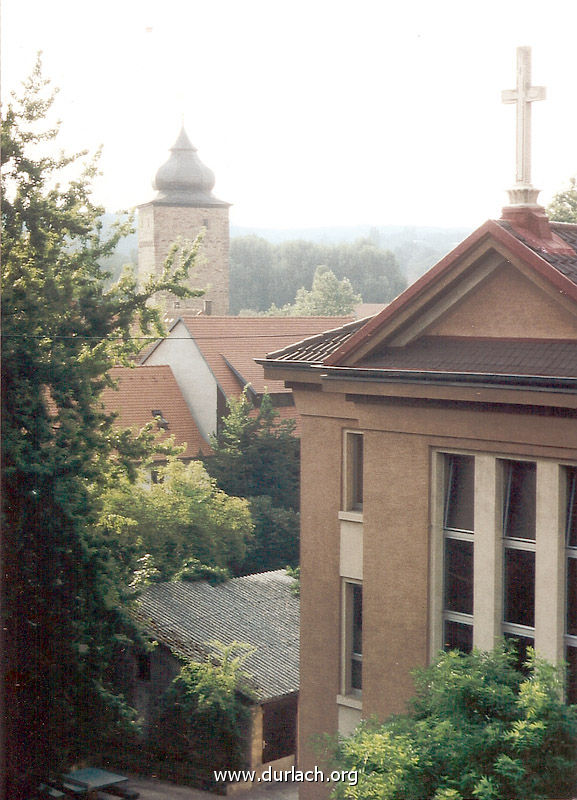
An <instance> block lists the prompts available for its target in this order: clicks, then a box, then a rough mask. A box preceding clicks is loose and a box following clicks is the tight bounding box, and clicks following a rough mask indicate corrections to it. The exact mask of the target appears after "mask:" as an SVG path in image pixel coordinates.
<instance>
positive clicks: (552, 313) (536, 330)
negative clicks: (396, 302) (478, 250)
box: [426, 264, 577, 339]
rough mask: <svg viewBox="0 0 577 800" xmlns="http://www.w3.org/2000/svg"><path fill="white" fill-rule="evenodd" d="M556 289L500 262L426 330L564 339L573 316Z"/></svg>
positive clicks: (576, 326) (575, 329) (574, 326)
mask: <svg viewBox="0 0 577 800" xmlns="http://www.w3.org/2000/svg"><path fill="white" fill-rule="evenodd" d="M562 299H563V298H562V297H561V295H560V293H559V292H557V294H556V295H555V294H554V293H551V295H547V294H545V293H544V291H543V288H542V286H540V285H537V284H536V283H535V281H534V280H531V279H530V278H529V277H527V276H525V275H524V274H522V273H521V272H520V271H519V270H518V269H517V268H516V267H514V266H513V265H512V264H508V265H503V266H502V268H500V269H498V270H495V271H494V272H493V273H491V275H490V276H489V277H487V278H486V279H485V280H484V281H482V282H481V283H480V284H478V285H477V286H476V287H475V288H474V289H473V290H472V291H471V292H469V293H468V294H467V295H466V296H465V297H464V298H463V299H462V300H460V302H458V303H457V304H455V305H454V306H453V307H451V308H450V309H449V310H447V311H446V312H445V314H443V315H442V316H441V317H440V319H439V320H437V322H436V323H435V324H434V325H432V326H431V327H430V328H428V329H427V330H426V333H427V334H428V335H442V336H463V335H469V336H506V337H520V338H524V337H526V336H527V332H528V331H530V332H531V337H533V338H543V339H565V338H573V337H575V336H576V335H577V319H576V317H575V313H574V309H573V313H571V312H570V311H569V310H568V308H567V307H566V305H567V304H566V303H565V304H564V303H563V302H561V301H562Z"/></svg>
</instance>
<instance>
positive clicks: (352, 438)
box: [342, 430, 365, 514]
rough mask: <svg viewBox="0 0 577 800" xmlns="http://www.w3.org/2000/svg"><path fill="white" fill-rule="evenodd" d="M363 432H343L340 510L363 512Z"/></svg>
mask: <svg viewBox="0 0 577 800" xmlns="http://www.w3.org/2000/svg"><path fill="white" fill-rule="evenodd" d="M364 450H365V440H364V433H363V432H362V431H358V430H345V431H344V432H343V458H342V462H343V487H342V495H343V496H342V510H343V511H346V512H349V513H353V514H362V513H363V501H364Z"/></svg>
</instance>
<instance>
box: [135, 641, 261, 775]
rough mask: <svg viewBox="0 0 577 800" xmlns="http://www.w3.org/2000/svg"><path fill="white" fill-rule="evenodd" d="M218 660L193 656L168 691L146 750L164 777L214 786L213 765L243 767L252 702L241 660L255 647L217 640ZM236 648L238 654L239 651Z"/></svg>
mask: <svg viewBox="0 0 577 800" xmlns="http://www.w3.org/2000/svg"><path fill="white" fill-rule="evenodd" d="M212 645H213V647H214V649H215V651H217V652H218V653H219V655H218V663H216V664H215V663H212V662H211V661H205V662H203V663H197V662H192V661H191V662H189V663H188V664H186V665H185V666H184V667H182V669H181V671H180V673H179V675H178V676H177V677H176V678H175V679H174V681H173V682H172V684H171V685H170V687H169V688H168V689H167V691H166V692H165V694H164V696H163V698H162V701H161V706H160V710H159V712H158V715H157V717H156V719H155V720H154V722H153V724H152V725H151V728H150V731H149V734H148V739H147V750H148V752H149V758H150V761H151V762H155V763H156V764H157V765H163V767H162V769H161V772H162V774H163V776H164V777H167V778H171V779H180V780H184V781H187V782H190V783H193V784H194V785H196V786H198V787H200V788H204V789H210V788H214V787H215V782H214V775H213V771H214V770H223V769H230V770H234V769H241V768H243V767H244V766H245V752H246V743H247V741H248V738H247V737H248V735H249V733H250V722H251V708H250V705H249V699H250V696H251V692H250V690H249V689H248V684H247V675H246V673H245V672H244V671H243V669H242V665H243V663H244V661H245V660H246V658H247V656H248V655H249V654H250V653H251V652H252V648H250V647H249V645H246V644H239V643H238V642H233V644H231V645H229V646H228V647H225V646H223V645H221V644H219V643H218V642H214V643H212ZM235 653H236V655H235Z"/></svg>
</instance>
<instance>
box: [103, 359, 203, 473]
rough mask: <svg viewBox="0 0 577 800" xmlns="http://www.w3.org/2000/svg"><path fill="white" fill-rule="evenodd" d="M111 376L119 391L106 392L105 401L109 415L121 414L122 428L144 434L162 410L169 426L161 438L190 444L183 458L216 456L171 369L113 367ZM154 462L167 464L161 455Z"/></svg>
mask: <svg viewBox="0 0 577 800" xmlns="http://www.w3.org/2000/svg"><path fill="white" fill-rule="evenodd" d="M110 376H111V377H112V378H113V379H114V380H115V381H116V382H117V387H118V388H117V389H111V388H107V389H105V390H104V391H103V392H102V395H101V400H102V402H103V404H104V406H105V408H106V410H107V411H113V412H115V413H117V414H118V418H117V424H118V425H119V426H121V427H124V428H135V429H139V430H140V429H141V428H143V427H144V426H145V425H146V423H148V422H152V421H154V417H153V415H152V411H153V410H154V411H157V410H158V411H161V412H162V416H163V417H164V419H165V420H167V422H168V428H167V429H166V430H162V431H161V432H160V438H161V439H167V438H168V437H169V436H174V441H175V443H176V444H177V445H183V444H186V449H185V451H184V452H183V454H182V456H181V457H183V458H195V457H196V456H197V455H198V452H199V450H202V452H203V453H204V454H205V455H209V454H210V453H212V448H211V447H210V445H209V444H208V442H206V441H205V439H204V438H203V437H202V435H201V433H200V431H199V430H198V427H197V426H196V423H195V421H194V419H193V417H192V415H191V413H190V411H189V409H188V406H187V405H186V402H185V400H184V397H183V396H182V393H181V391H180V388H179V386H178V384H177V382H176V379H175V377H174V375H173V372H172V369H171V368H170V367H169V366H139V367H134V368H131V367H113V369H111V371H110ZM154 458H155V460H163V459H164V456H163V455H162V454H157V455H155V456H154Z"/></svg>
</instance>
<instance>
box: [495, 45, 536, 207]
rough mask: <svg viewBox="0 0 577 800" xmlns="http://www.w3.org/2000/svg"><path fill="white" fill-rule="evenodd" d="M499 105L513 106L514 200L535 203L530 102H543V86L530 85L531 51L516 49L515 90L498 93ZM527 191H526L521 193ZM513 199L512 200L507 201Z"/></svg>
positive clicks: (526, 48) (528, 48)
mask: <svg viewBox="0 0 577 800" xmlns="http://www.w3.org/2000/svg"><path fill="white" fill-rule="evenodd" d="M501 99H502V101H503V103H516V104H517V172H516V186H515V189H513V190H512V191H513V192H516V198H515V201H516V202H517V203H519V201H521V202H523V197H522V196H523V195H525V202H535V200H536V197H537V194H535V196H534V198H533V197H532V194H533V193H535V192H537V190H535V189H533V187H532V186H531V103H533V102H534V101H535V100H544V99H545V87H543V86H531V48H530V47H518V48H517V88H516V89H507V90H505V91H504V92H502V94H501ZM524 190H529V191H524ZM511 199H512V200H513V198H511Z"/></svg>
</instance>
